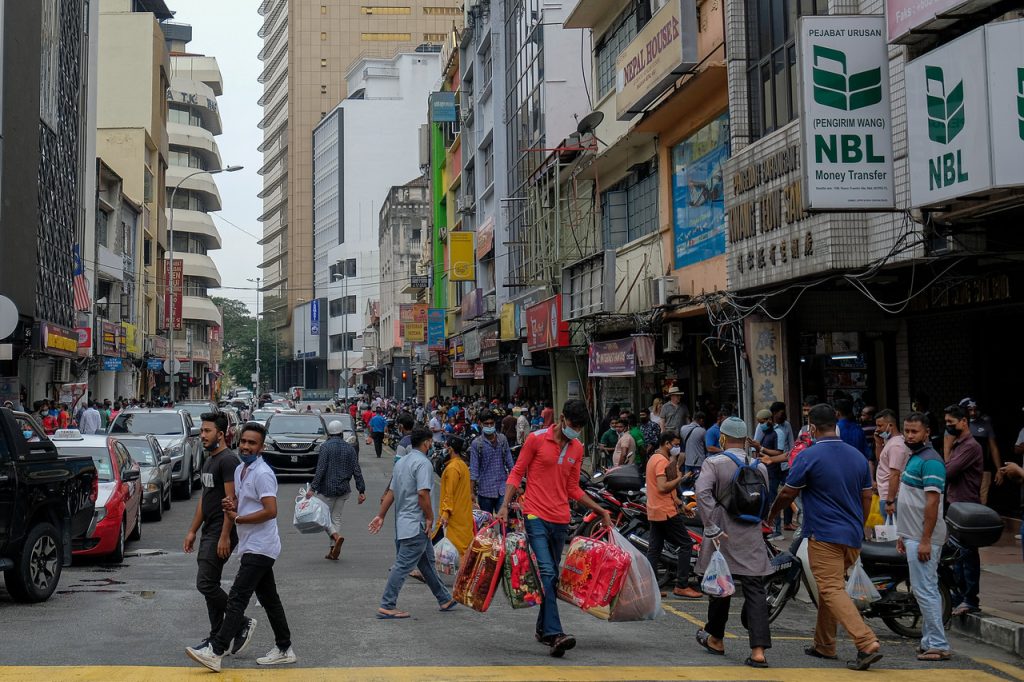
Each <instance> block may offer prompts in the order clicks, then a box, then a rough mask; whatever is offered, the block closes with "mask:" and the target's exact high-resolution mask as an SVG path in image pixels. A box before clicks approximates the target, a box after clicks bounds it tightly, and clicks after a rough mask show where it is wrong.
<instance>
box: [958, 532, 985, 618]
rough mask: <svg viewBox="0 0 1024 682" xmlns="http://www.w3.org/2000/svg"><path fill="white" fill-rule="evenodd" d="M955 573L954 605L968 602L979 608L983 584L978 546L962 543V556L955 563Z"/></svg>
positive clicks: (969, 604) (972, 606) (971, 605)
mask: <svg viewBox="0 0 1024 682" xmlns="http://www.w3.org/2000/svg"><path fill="white" fill-rule="evenodd" d="M953 575H954V576H955V577H956V586H955V589H954V594H953V606H957V605H959V604H967V605H968V606H970V607H971V608H975V609H976V608H978V607H979V606H980V605H981V604H980V603H979V600H978V589H979V588H980V586H981V557H980V556H979V555H978V548H977V547H964V546H963V545H960V558H959V559H957V560H956V563H955V564H953Z"/></svg>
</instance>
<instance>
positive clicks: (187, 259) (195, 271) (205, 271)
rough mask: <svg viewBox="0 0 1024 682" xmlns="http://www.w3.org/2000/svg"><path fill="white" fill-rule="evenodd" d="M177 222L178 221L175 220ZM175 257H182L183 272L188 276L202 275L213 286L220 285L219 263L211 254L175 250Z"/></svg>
mask: <svg viewBox="0 0 1024 682" xmlns="http://www.w3.org/2000/svg"><path fill="white" fill-rule="evenodd" d="M175 222H177V221H175ZM174 257H175V258H180V259H181V265H182V273H183V274H184V275H186V276H188V277H201V278H202V279H205V280H206V282H207V284H208V285H209V286H211V287H219V286H220V271H219V270H217V264H216V263H214V262H213V259H212V258H210V257H209V256H204V255H203V254H201V253H181V252H180V251H175V252H174Z"/></svg>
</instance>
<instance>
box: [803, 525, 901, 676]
mask: <svg viewBox="0 0 1024 682" xmlns="http://www.w3.org/2000/svg"><path fill="white" fill-rule="evenodd" d="M908 551H909V550H908ZM859 556H860V550H859V549H855V548H853V547H847V546H846V545H840V544H836V543H833V542H819V541H818V540H809V541H808V543H807V557H808V558H809V559H810V562H811V575H813V576H814V581H815V582H816V583H817V584H818V620H817V622H816V623H815V626H814V648H815V649H817V650H818V653H820V654H824V655H825V656H835V655H836V626H837V625H842V626H843V629H844V630H846V632H847V633H848V634H849V635H850V639H852V640H853V643H854V644H855V645H856V647H857V651H866V650H867V649H868V647H869V646H871V645H872V644H873V643H874V642H876V641H877V640H878V638H877V637H875V633H874V632H873V631H872V630H871V628H870V627H868V625H867V623H865V622H864V618H863V617H861V615H860V611H858V610H857V607H856V606H854V604H853V600H852V599H850V595H848V594H847V593H846V571H847V570H849V568H850V567H851V566H853V565H854V564H855V563H856V562H857V557H859Z"/></svg>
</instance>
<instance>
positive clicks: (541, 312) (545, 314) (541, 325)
mask: <svg viewBox="0 0 1024 682" xmlns="http://www.w3.org/2000/svg"><path fill="white" fill-rule="evenodd" d="M568 345H569V323H568V322H563V321H562V297H561V296H552V297H551V298H549V299H547V300H544V301H541V302H540V303H537V304H536V305H533V306H530V307H529V308H527V309H526V346H527V349H528V350H529V351H530V352H531V353H532V352H534V351H539V350H547V349H548V348H560V347H563V346H568Z"/></svg>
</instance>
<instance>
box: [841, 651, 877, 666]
mask: <svg viewBox="0 0 1024 682" xmlns="http://www.w3.org/2000/svg"><path fill="white" fill-rule="evenodd" d="M880 660H882V651H881V649H879V650H877V651H872V652H871V653H868V652H867V651H858V652H857V658H856V659H854V660H852V661H847V662H846V667H847V668H849V669H850V670H867V669H868V668H870V667H871V666H872V665H874V664H875V663H878V662H879V661H880Z"/></svg>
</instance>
